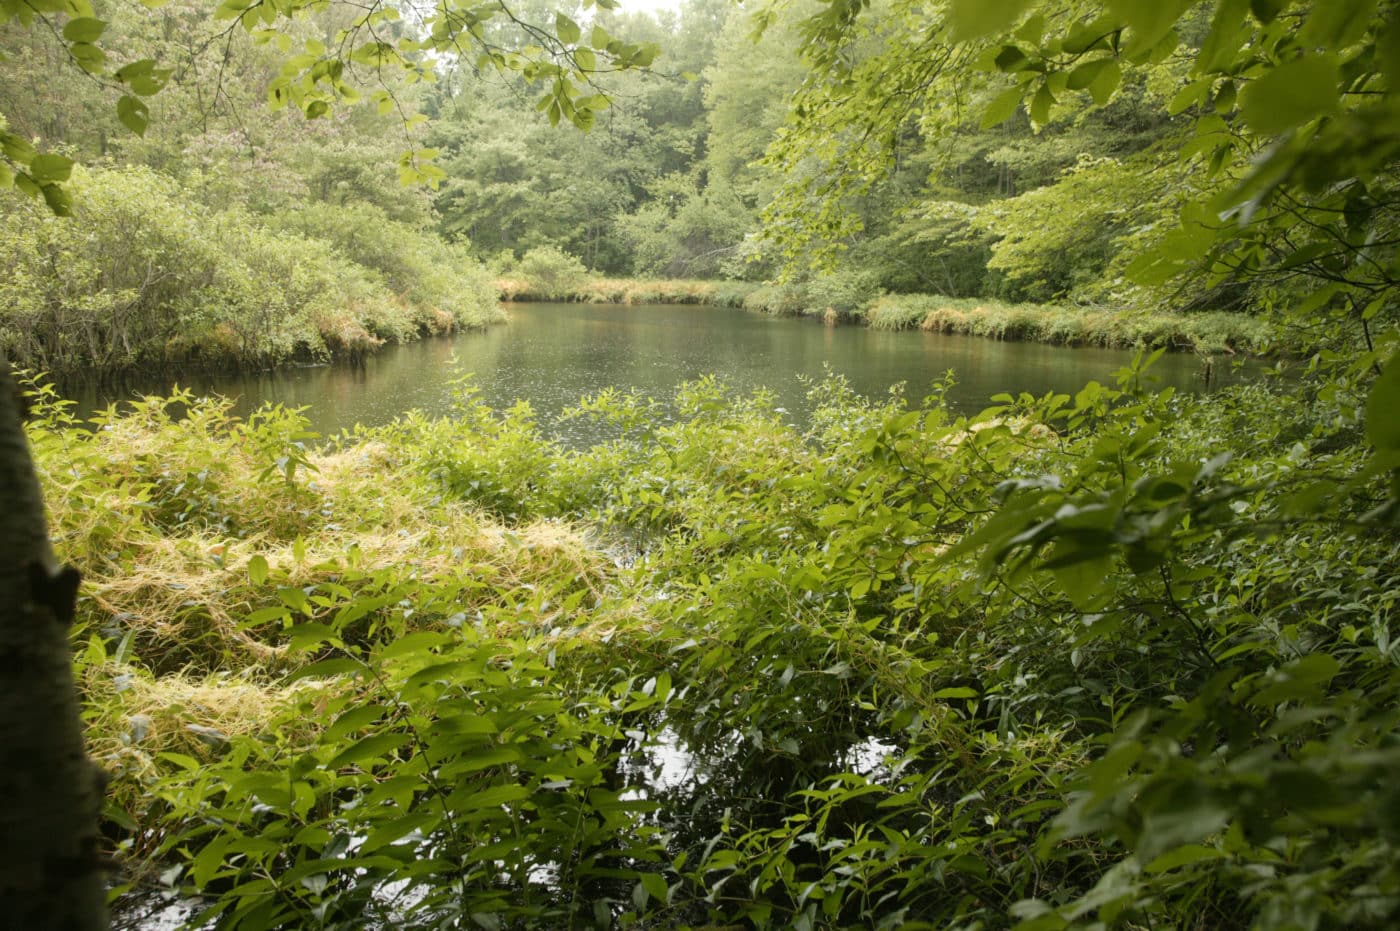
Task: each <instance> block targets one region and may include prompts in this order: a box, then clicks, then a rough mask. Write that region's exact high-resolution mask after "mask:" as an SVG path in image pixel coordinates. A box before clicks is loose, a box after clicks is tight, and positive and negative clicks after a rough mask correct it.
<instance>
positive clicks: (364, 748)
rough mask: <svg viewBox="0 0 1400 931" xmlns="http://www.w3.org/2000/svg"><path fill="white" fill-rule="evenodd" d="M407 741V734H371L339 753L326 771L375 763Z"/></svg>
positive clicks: (327, 765) (332, 759)
mask: <svg viewBox="0 0 1400 931" xmlns="http://www.w3.org/2000/svg"><path fill="white" fill-rule="evenodd" d="M407 740H408V736H407V735H406V734H371V735H370V736H369V737H365V738H364V739H362V740H357V741H355V742H354V743H353V744H351V745H350V746H348V747H346V748H345V749H344V750H342V751H340V752H339V753H337V754H336V755H335V756H334V757H332V758H331V761H330V762H329V763H327V764H326V769H340V768H341V767H342V766H349V765H351V764H352V763H353V764H364V763H373V762H374V761H376V760H380V759H383V758H385V757H387V756H388V755H389V754H390V753H392V752H393V751H395V750H397V749H398V748H399V747H401V746H403V745H404V743H405V742H406V741H407ZM362 768H363V767H362Z"/></svg>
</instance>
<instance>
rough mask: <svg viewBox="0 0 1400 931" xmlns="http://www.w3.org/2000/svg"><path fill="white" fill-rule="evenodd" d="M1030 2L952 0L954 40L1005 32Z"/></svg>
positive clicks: (950, 19)
mask: <svg viewBox="0 0 1400 931" xmlns="http://www.w3.org/2000/svg"><path fill="white" fill-rule="evenodd" d="M1028 6H1030V0H953V5H952V8H951V9H949V11H948V23H949V25H951V26H952V30H953V40H954V41H955V42H963V41H966V40H968V39H979V38H981V37H982V36H987V35H991V34H992V33H995V32H1005V31H1006V30H1008V29H1009V28H1011V26H1012V25H1013V24H1015V22H1016V20H1018V19H1019V18H1020V17H1021V14H1022V13H1024V12H1025V11H1026V7H1028Z"/></svg>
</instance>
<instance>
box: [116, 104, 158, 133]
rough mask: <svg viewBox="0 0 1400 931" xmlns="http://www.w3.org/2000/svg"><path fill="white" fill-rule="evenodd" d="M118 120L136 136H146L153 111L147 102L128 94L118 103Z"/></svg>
mask: <svg viewBox="0 0 1400 931" xmlns="http://www.w3.org/2000/svg"><path fill="white" fill-rule="evenodd" d="M117 119H119V120H121V123H122V125H123V126H125V127H126V128H127V129H129V130H131V131H132V132H134V133H135V134H136V135H138V136H144V135H145V134H146V127H147V126H148V125H150V122H151V110H150V108H149V107H147V106H146V103H145V101H143V100H139V99H137V98H135V97H132V96H131V95H130V94H127V95H126V96H124V97H122V98H121V99H120V100H118V101H117Z"/></svg>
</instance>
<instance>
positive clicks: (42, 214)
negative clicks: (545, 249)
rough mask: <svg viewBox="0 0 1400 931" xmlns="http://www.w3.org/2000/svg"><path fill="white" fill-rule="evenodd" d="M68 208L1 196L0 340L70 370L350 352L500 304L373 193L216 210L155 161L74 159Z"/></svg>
mask: <svg viewBox="0 0 1400 931" xmlns="http://www.w3.org/2000/svg"><path fill="white" fill-rule="evenodd" d="M67 189H68V191H69V192H70V193H71V194H73V195H74V197H75V198H76V203H75V206H74V209H73V215H72V216H67V217H55V216H53V215H52V214H51V213H49V212H48V211H47V210H46V209H45V208H44V207H43V206H42V205H33V204H28V203H24V202H21V201H10V202H9V203H8V204H7V206H8V210H5V211H4V212H0V263H3V264H4V265H5V267H6V268H8V269H9V274H8V276H7V277H6V278H5V280H4V281H3V282H0V305H3V306H4V307H5V312H4V313H3V314H0V348H3V350H4V352H5V354H6V355H7V356H8V357H9V358H10V359H11V360H13V361H15V362H17V363H19V364H24V365H32V366H36V367H39V368H42V369H44V370H46V371H50V372H54V373H58V374H64V375H72V374H75V373H77V372H86V373H90V374H101V373H105V372H112V371H118V370H123V369H130V368H133V367H137V366H143V367H146V368H154V367H160V366H164V365H179V364H184V365H190V364H194V365H200V366H203V367H220V366H228V365H230V364H233V365H240V366H265V365H268V364H274V363H278V362H286V361H288V360H291V359H294V358H300V359H326V358H328V357H331V356H335V357H339V358H344V357H347V356H349V357H352V358H353V357H354V356H356V355H363V354H364V353H367V352H371V351H373V350H374V349H375V348H376V347H377V346H379V345H380V344H382V343H383V342H384V341H386V340H392V341H402V340H406V339H413V338H416V337H417V336H419V335H420V334H422V333H442V332H449V331H451V330H453V329H457V328H463V327H473V326H483V325H485V324H486V323H488V322H491V321H493V320H495V319H498V318H499V316H500V311H499V308H498V307H497V306H496V294H495V291H494V288H493V286H492V283H491V280H490V278H489V277H488V276H487V275H486V273H485V271H484V270H483V269H481V268H480V267H479V266H477V265H476V264H475V263H474V262H473V261H472V260H471V259H470V258H469V257H468V256H466V255H465V254H464V253H463V252H461V251H460V250H457V249H454V248H452V247H450V246H447V245H446V244H444V243H442V242H441V241H440V240H438V239H437V238H436V237H435V236H433V235H432V234H430V233H425V232H422V231H419V230H417V229H415V228H414V227H412V226H409V225H407V224H403V223H397V222H394V221H391V220H389V219H387V218H386V217H385V216H384V215H383V213H382V211H379V210H378V208H375V207H373V206H369V205H359V206H356V207H337V206H332V205H328V204H322V205H315V206H314V207H311V208H307V209H305V210H302V211H300V212H298V213H296V214H294V215H291V216H289V217H287V218H281V217H275V218H267V217H258V216H256V215H254V214H250V213H248V212H247V211H245V210H241V209H236V208H235V209H229V210H221V211H215V210H210V209H208V208H205V207H202V206H200V205H199V203H198V202H197V201H194V202H192V200H191V199H190V198H189V196H188V191H186V190H184V189H182V188H181V187H180V186H179V185H178V184H177V183H175V182H174V181H173V180H171V179H169V178H168V177H162V176H161V175H158V174H156V173H155V172H152V171H150V170H148V169H142V168H126V169H105V170H95V171H92V172H80V173H78V174H76V175H75V176H74V177H73V178H72V180H71V181H70V182H69V184H68V188H67Z"/></svg>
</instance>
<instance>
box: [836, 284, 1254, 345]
mask: <svg viewBox="0 0 1400 931" xmlns="http://www.w3.org/2000/svg"><path fill="white" fill-rule="evenodd" d="M860 317H861V318H862V319H863V320H864V321H865V323H866V324H867V325H868V326H870V327H872V328H874V329H880V330H907V329H921V330H931V331H933V332H937V333H965V334H968V335H972V336H986V337H991V338H992V339H1007V340H1028V341H1033V342H1041V343H1057V344H1061V345H1065V346H1102V347H1107V348H1130V347H1135V346H1147V347H1151V348H1159V347H1166V348H1168V349H1176V350H1187V351H1194V352H1210V353H1216V352H1227V353H1235V352H1243V353H1262V352H1267V351H1269V349H1270V348H1271V345H1272V342H1273V327H1272V326H1270V325H1269V324H1268V323H1267V322H1266V321H1263V320H1260V319H1259V318H1257V317H1250V316H1248V315H1246V314H1236V313H1221V312H1202V313H1182V314H1148V313H1137V312H1129V311H1117V312H1115V311H1108V310H1099V309H1091V308H1084V307H1059V306H1054V305H1045V304H1002V303H999V302H996V301H983V300H974V299H968V298H962V299H955V298H944V297H937V296H934V295H924V294H892V295H886V296H883V297H880V298H877V299H875V300H874V301H872V302H871V303H870V304H868V305H867V306H866V307H864V308H863V309H862V311H861V313H860Z"/></svg>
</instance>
